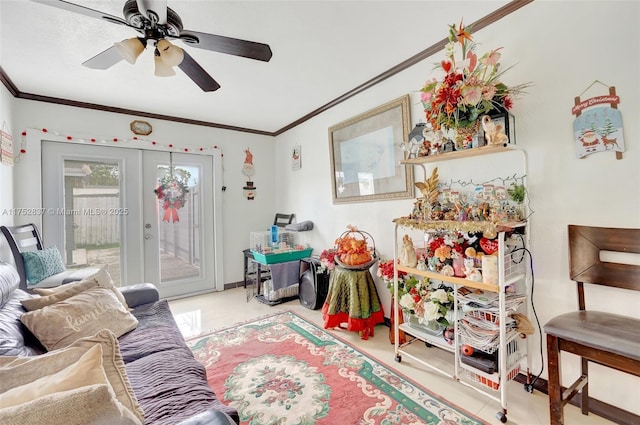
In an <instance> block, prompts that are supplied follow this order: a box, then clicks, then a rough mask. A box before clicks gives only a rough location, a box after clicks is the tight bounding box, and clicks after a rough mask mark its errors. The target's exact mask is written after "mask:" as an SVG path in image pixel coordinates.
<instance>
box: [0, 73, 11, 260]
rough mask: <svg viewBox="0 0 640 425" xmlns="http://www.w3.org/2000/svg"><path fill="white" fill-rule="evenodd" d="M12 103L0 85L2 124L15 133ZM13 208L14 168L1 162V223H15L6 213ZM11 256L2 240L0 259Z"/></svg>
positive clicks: (5, 129) (0, 121) (5, 128)
mask: <svg viewBox="0 0 640 425" xmlns="http://www.w3.org/2000/svg"><path fill="white" fill-rule="evenodd" d="M12 103H13V96H12V95H11V93H9V91H8V90H7V89H6V88H5V86H4V85H0V126H2V127H3V130H4V131H6V132H8V133H9V134H13V132H12V127H11V120H12V116H13V115H12V109H11V105H12ZM14 145H15V142H14ZM11 208H13V170H12V167H10V166H8V165H4V164H0V225H2V226H12V225H13V215H11V214H5V213H4V210H5V209H11ZM2 239H4V238H2ZM9 258H11V251H10V250H9V246H8V245H7V244H6V243H2V242H0V260H5V261H7V260H8V259H9Z"/></svg>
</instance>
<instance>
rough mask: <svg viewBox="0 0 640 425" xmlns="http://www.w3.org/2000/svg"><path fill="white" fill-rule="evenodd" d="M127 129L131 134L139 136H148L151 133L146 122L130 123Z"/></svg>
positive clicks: (149, 125)
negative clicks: (129, 129)
mask: <svg viewBox="0 0 640 425" xmlns="http://www.w3.org/2000/svg"><path fill="white" fill-rule="evenodd" d="M129 128H131V131H132V132H133V134H139V135H142V136H148V135H149V134H151V132H152V131H153V128H152V127H151V124H149V123H148V122H146V121H139V120H135V121H131V124H130V125H129Z"/></svg>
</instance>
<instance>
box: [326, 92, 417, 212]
mask: <svg viewBox="0 0 640 425" xmlns="http://www.w3.org/2000/svg"><path fill="white" fill-rule="evenodd" d="M409 117H410V113H409V95H408V94H407V95H404V96H402V97H400V98H398V99H395V100H392V101H390V102H387V103H385V104H384V105H381V106H379V107H377V108H374V109H371V110H369V111H367V112H364V113H362V114H360V115H357V116H355V117H353V118H351V119H349V120H346V121H343V122H341V123H339V124H336V125H333V126H331V127H330V128H329V154H330V156H331V158H330V159H331V190H332V196H333V203H334V204H343V203H354V202H371V201H384V200H394V199H405V198H413V196H414V195H413V194H414V191H413V167H412V166H410V165H405V164H401V161H402V160H404V159H406V152H405V151H403V150H402V148H401V147H400V144H401V143H402V142H403V141H404V140H407V138H408V135H409V131H410V124H409Z"/></svg>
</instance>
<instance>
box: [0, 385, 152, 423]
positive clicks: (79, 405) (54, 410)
mask: <svg viewBox="0 0 640 425" xmlns="http://www.w3.org/2000/svg"><path fill="white" fill-rule="evenodd" d="M88 406H91V408H87V407H88ZM0 423H2V425H33V424H47V425H87V424H102V425H106V424H109V425H111V424H119V425H142V422H141V421H139V420H138V419H137V418H136V417H135V416H134V415H133V414H132V413H131V412H130V411H129V410H128V409H126V408H124V407H123V406H122V405H121V404H120V403H119V402H118V400H116V399H115V398H114V397H113V392H112V391H111V388H109V385H104V384H103V385H89V386H84V387H81V388H77V389H74V390H70V391H65V392H63V393H54V394H50V395H48V396H45V397H40V398H38V399H35V400H33V401H30V402H27V403H22V404H20V405H18V406H14V407H9V408H6V409H0Z"/></svg>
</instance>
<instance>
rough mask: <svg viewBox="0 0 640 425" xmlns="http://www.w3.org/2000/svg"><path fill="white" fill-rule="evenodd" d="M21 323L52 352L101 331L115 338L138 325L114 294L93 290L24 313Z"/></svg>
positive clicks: (107, 291)
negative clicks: (110, 332)
mask: <svg viewBox="0 0 640 425" xmlns="http://www.w3.org/2000/svg"><path fill="white" fill-rule="evenodd" d="M20 320H21V321H22V323H24V325H25V326H26V327H27V328H29V330H30V331H31V332H32V333H33V334H34V335H35V337H36V338H38V340H39V341H40V343H41V344H42V345H43V346H44V347H45V348H46V349H47V350H49V351H51V350H55V349H57V348H63V347H67V346H69V345H71V344H73V343H74V342H75V341H76V340H78V339H80V338H84V337H88V336H92V335H95V334H96V333H97V332H98V331H100V330H102V329H108V330H110V331H112V332H113V333H114V334H115V336H116V338H119V337H120V336H122V335H124V334H125V333H127V332H129V331H131V330H133V329H135V328H136V326H138V319H136V318H135V317H134V316H133V315H132V314H131V313H130V312H129V311H128V310H127V309H126V308H125V307H124V306H123V305H122V303H121V302H120V301H118V299H117V298H116V296H115V295H114V294H113V291H111V290H110V289H107V288H100V287H96V288H91V289H87V290H86V291H83V292H81V293H79V294H76V295H74V296H72V297H70V298H67V299H66V300H63V301H59V302H57V303H55V304H52V305H49V306H46V307H43V308H41V309H38V310H35V311H30V312H28V313H24V314H23V315H22V316H20Z"/></svg>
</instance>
